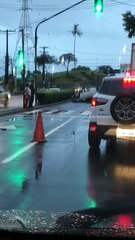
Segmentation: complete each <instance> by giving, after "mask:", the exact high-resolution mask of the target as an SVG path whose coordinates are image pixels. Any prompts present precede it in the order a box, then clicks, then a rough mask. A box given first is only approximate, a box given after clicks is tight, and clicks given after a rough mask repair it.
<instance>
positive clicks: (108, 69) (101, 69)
mask: <svg viewBox="0 0 135 240" xmlns="http://www.w3.org/2000/svg"><path fill="white" fill-rule="evenodd" d="M97 71H98V72H102V73H103V74H105V75H108V74H114V70H113V68H112V67H111V66H110V65H102V66H99V67H98V68H97Z"/></svg>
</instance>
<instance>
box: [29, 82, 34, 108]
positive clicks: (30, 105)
mask: <svg viewBox="0 0 135 240" xmlns="http://www.w3.org/2000/svg"><path fill="white" fill-rule="evenodd" d="M29 87H30V90H31V96H30V102H29V107H30V108H32V107H33V101H34V92H35V90H34V84H33V82H31V84H30V86H29Z"/></svg>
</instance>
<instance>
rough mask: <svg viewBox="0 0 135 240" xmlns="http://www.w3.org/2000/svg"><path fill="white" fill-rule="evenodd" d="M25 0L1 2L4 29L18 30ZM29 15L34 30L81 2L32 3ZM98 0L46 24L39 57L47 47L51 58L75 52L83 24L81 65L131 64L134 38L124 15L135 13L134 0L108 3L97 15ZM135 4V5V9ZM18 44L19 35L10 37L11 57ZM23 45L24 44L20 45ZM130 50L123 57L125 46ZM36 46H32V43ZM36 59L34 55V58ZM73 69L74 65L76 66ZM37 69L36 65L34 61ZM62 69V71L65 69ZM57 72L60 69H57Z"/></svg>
mask: <svg viewBox="0 0 135 240" xmlns="http://www.w3.org/2000/svg"><path fill="white" fill-rule="evenodd" d="M22 2H23V0H12V1H11V0H10V1H9V0H0V10H1V14H0V29H1V30H5V29H10V30H13V29H16V30H18V28H19V25H20V20H21V14H22V11H21V8H22ZM28 2H29V7H30V8H31V10H29V16H30V22H31V26H32V30H33V36H34V31H35V27H36V24H37V23H38V21H39V20H41V19H42V18H44V17H46V18H47V17H49V16H51V15H53V14H55V13H57V12H59V11H60V10H63V9H64V8H66V7H68V6H70V5H72V4H74V3H76V2H78V1H77V0H66V1H63V0H46V1H45V0H38V1H37V0H29V1H28ZM93 4H94V0H87V1H86V2H84V3H82V4H80V5H79V6H77V7H75V8H74V9H72V10H69V11H67V12H65V13H63V14H61V15H60V16H57V17H56V18H54V19H52V20H50V21H48V22H46V23H43V24H42V25H41V26H40V27H39V29H38V54H41V51H42V48H41V47H43V46H46V47H47V49H46V51H48V52H49V54H51V55H55V56H56V57H59V56H60V55H61V54H63V53H69V52H73V36H72V34H71V30H72V27H73V25H74V24H75V23H77V24H79V28H80V30H81V31H82V32H83V36H82V37H81V38H79V37H78V38H77V42H76V57H77V59H78V65H85V66H89V67H90V68H91V69H94V68H95V67H97V66H99V65H103V64H107V65H111V66H112V67H114V68H118V67H119V63H120V62H121V63H129V62H130V50H131V43H132V42H134V41H135V40H134V39H128V38H127V33H126V32H125V31H124V30H123V26H122V16H121V14H122V13H124V12H126V11H127V10H131V12H132V13H135V1H133V0H123V1H122V0H118V1H117V0H116V1H115V0H104V12H103V13H102V14H101V15H100V16H97V15H96V14H95V13H94V11H93ZM133 5H134V6H133ZM19 9H20V10H19ZM0 38H1V41H0V46H1V47H0V59H1V64H0V67H1V68H3V67H4V65H3V61H4V55H5V34H3V33H1V34H0ZM16 42H17V33H12V34H10V35H9V55H10V57H13V56H14V52H15V48H16ZM20 44H21V42H20ZM125 44H126V46H127V51H126V53H125V54H123V46H124V45H125ZM29 46H32V43H31V42H30V43H29ZM33 58H34V56H33ZM72 67H73V66H72ZM30 68H31V69H32V68H33V62H32V60H31V62H30ZM61 69H62V68H61ZM55 71H57V67H55Z"/></svg>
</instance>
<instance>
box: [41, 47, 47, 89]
mask: <svg viewBox="0 0 135 240" xmlns="http://www.w3.org/2000/svg"><path fill="white" fill-rule="evenodd" d="M42 48H43V57H44V58H45V53H46V51H45V49H46V48H48V47H42ZM45 64H46V63H44V64H43V69H42V84H43V86H44V87H45V88H46V78H45V70H46V66H45Z"/></svg>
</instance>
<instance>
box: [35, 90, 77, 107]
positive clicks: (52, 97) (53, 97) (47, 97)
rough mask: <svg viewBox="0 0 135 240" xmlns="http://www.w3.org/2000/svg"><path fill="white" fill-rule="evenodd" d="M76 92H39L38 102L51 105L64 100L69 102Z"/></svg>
mask: <svg viewBox="0 0 135 240" xmlns="http://www.w3.org/2000/svg"><path fill="white" fill-rule="evenodd" d="M73 93H74V90H72V89H71V90H62V91H60V92H55V91H54V92H52V91H45V92H40V91H39V92H38V93H37V100H38V102H39V104H41V105H43V104H49V103H57V102H61V101H64V100H68V99H70V98H71V96H72V95H73Z"/></svg>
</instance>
